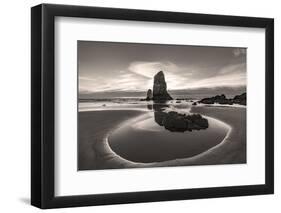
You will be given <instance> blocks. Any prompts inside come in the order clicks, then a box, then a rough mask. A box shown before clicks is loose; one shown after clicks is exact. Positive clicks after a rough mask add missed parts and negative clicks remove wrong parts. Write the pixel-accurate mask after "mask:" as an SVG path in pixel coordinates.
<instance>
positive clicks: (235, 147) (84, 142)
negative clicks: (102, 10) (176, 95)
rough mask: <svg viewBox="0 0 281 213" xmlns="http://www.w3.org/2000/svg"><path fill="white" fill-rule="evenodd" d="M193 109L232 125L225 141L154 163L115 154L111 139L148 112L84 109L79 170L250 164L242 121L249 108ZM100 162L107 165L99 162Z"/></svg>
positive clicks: (82, 112)
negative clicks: (192, 154)
mask: <svg viewBox="0 0 281 213" xmlns="http://www.w3.org/2000/svg"><path fill="white" fill-rule="evenodd" d="M191 112H192V113H201V114H202V115H203V116H207V117H211V118H214V119H217V120H219V121H221V122H223V123H225V124H227V125H229V126H230V127H231V130H229V132H228V133H227V136H226V137H225V138H224V140H223V141H222V142H220V143H219V144H217V145H216V146H214V147H212V148H210V149H209V150H207V151H205V152H203V153H200V154H198V155H196V156H194V157H190V158H181V159H174V160H169V161H163V162H154V163H136V162H131V161H128V160H126V159H124V158H122V157H120V156H119V155H117V154H116V153H114V151H112V150H111V148H110V146H109V144H108V141H107V140H108V139H107V138H108V135H109V134H110V133H111V132H112V131H113V130H115V129H116V128H118V127H120V126H121V125H123V124H124V122H128V121H130V120H135V119H137V118H138V117H139V116H141V115H145V114H146V113H147V111H145V110H141V109H139V110H136V109H132V110H130V109H121V110H116V109H114V110H100V111H80V112H79V134H78V135H79V144H78V153H79V154H78V158H79V161H78V163H79V164H78V170H79V171H83V170H98V169H120V168H146V167H165V166H188V165H214V164H215V165H218V164H241V163H246V120H245V122H241V119H242V120H243V115H244V118H245V119H246V108H240V107H224V106H223V107H219V106H210V107H209V106H195V107H192V108H191ZM231 113H232V114H231ZM105 114H106V116H105ZM110 118H111V120H110ZM112 119H113V121H112ZM239 119H240V120H239ZM95 120H96V121H98V122H99V125H93V124H94V121H95ZM239 121H240V122H239ZM109 124H110V125H109ZM241 124H242V126H241ZM243 124H245V126H244V127H243ZM238 129H240V130H241V131H242V132H241V131H238ZM99 162H101V164H102V165H103V166H101V165H99Z"/></svg>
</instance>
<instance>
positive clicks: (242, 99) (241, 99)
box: [233, 93, 247, 105]
mask: <svg viewBox="0 0 281 213" xmlns="http://www.w3.org/2000/svg"><path fill="white" fill-rule="evenodd" d="M233 103H236V104H241V105H246V104H247V95H246V93H243V94H241V95H236V96H235V97H234V98H233Z"/></svg>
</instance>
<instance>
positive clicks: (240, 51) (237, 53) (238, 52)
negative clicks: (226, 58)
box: [232, 48, 247, 57]
mask: <svg viewBox="0 0 281 213" xmlns="http://www.w3.org/2000/svg"><path fill="white" fill-rule="evenodd" d="M232 52H233V55H234V56H235V57H238V56H240V55H246V52H247V49H246V48H236V49H234V50H233V51H232Z"/></svg>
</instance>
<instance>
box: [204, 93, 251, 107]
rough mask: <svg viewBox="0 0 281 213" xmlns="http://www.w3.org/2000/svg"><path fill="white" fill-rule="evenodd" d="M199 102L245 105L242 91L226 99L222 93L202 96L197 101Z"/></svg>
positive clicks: (244, 96) (244, 94)
mask: <svg viewBox="0 0 281 213" xmlns="http://www.w3.org/2000/svg"><path fill="white" fill-rule="evenodd" d="M199 103H202V104H214V103H218V104H228V105H232V104H234V103H235V104H241V105H246V93H243V94H241V95H236V96H235V97H234V98H233V99H227V98H226V97H225V95H224V94H222V95H216V96H214V97H210V98H203V99H202V100H200V101H199Z"/></svg>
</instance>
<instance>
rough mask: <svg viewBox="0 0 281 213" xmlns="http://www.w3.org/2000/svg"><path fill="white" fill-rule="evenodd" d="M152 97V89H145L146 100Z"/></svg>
mask: <svg viewBox="0 0 281 213" xmlns="http://www.w3.org/2000/svg"><path fill="white" fill-rule="evenodd" d="M152 98H153V96H152V90H151V89H149V90H147V93H146V100H147V101H150V100H152Z"/></svg>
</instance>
